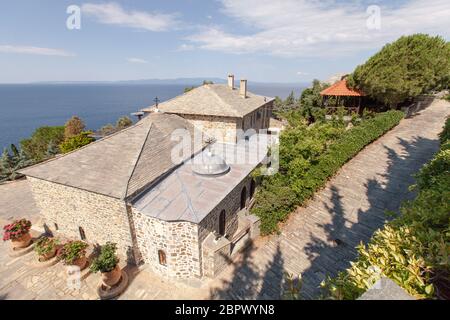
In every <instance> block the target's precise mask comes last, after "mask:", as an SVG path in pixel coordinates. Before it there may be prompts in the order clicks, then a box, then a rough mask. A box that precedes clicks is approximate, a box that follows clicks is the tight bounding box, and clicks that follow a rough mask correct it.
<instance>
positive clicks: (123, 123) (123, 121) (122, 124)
mask: <svg viewBox="0 0 450 320" xmlns="http://www.w3.org/2000/svg"><path fill="white" fill-rule="evenodd" d="M132 124H133V121H131V119H130V118H129V117H127V116H124V117H121V118H119V120H117V123H116V128H117V129H119V130H122V129H125V128H128V127H129V126H131V125H132Z"/></svg>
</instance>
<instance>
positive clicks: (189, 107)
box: [142, 84, 273, 118]
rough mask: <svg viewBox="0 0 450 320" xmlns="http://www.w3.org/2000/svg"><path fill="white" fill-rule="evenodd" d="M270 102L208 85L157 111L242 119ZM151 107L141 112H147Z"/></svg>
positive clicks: (237, 90)
mask: <svg viewBox="0 0 450 320" xmlns="http://www.w3.org/2000/svg"><path fill="white" fill-rule="evenodd" d="M271 100H273V98H270V97H265V96H260V95H257V94H254V93H251V92H248V91H247V98H243V97H242V96H241V95H240V94H239V89H238V88H235V89H233V90H232V89H231V88H230V87H228V85H224V84H208V85H203V86H200V87H198V88H195V89H193V90H191V91H189V92H187V93H184V94H183V95H180V96H177V97H175V98H173V99H171V100H168V101H166V102H163V103H161V104H159V109H160V110H161V111H163V112H166V113H175V114H190V115H209V116H223V117H234V118H242V117H244V116H245V115H247V114H248V113H250V112H252V111H254V110H256V109H258V108H259V107H261V106H262V105H264V104H266V103H267V102H269V101H271ZM153 107H154V106H151V107H149V108H146V109H143V110H142V111H145V112H149V111H151V109H152V108H153Z"/></svg>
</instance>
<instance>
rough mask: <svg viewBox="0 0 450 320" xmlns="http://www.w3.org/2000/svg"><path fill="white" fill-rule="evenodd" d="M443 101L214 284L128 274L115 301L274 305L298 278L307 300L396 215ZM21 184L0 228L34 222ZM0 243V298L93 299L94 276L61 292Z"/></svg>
mask: <svg viewBox="0 0 450 320" xmlns="http://www.w3.org/2000/svg"><path fill="white" fill-rule="evenodd" d="M449 114H450V103H447V102H444V101H436V102H435V103H433V104H432V105H431V106H430V107H429V108H427V109H425V110H423V111H421V113H419V114H416V115H415V116H414V117H412V118H410V119H406V120H404V121H402V123H401V124H400V125H399V126H398V127H396V128H395V129H394V130H392V131H391V132H389V133H387V134H386V135H385V136H384V137H382V138H381V139H379V140H378V141H376V142H375V143H373V144H372V145H370V146H368V147H367V148H366V149H365V150H363V151H362V152H361V153H360V154H358V155H357V156H356V157H355V158H354V159H352V160H351V161H350V162H349V163H347V164H346V165H345V166H344V167H343V168H342V169H341V170H340V172H339V174H338V175H337V176H336V177H335V178H334V179H332V180H331V181H330V182H329V183H328V184H327V186H326V187H325V188H324V189H323V190H322V191H320V192H318V193H317V194H316V197H315V199H313V200H312V201H311V202H310V203H308V205H307V206H306V207H304V208H299V209H298V210H297V212H296V213H293V214H292V215H291V217H290V219H289V220H288V221H287V222H286V223H285V225H284V226H283V227H282V228H281V230H282V231H281V233H280V235H278V236H271V237H268V238H262V239H259V240H258V241H257V242H256V243H254V244H253V245H252V246H251V247H250V248H249V250H246V251H245V252H244V253H243V254H242V256H241V257H240V259H239V260H238V261H236V263H235V264H234V265H232V266H230V267H228V268H227V269H226V270H225V271H224V272H223V273H222V274H221V275H220V276H219V277H218V278H217V279H214V280H212V281H204V282H201V283H200V282H198V283H190V284H189V285H187V284H182V283H173V282H171V281H169V280H167V279H162V278H160V277H158V276H156V275H154V274H153V273H152V272H151V271H149V270H145V269H144V270H139V269H137V268H128V267H127V273H128V275H129V277H130V285H129V287H128V289H127V290H126V292H125V293H124V294H123V295H122V296H121V297H120V299H156V300H159V299H207V298H222V299H268V298H272V299H278V298H280V295H281V292H282V281H283V273H284V272H290V273H293V274H302V275H303V279H304V286H303V292H302V294H303V297H304V298H314V297H317V294H318V293H319V290H318V286H319V284H320V282H321V281H322V279H323V278H324V277H325V275H327V274H329V275H334V274H336V272H337V271H339V270H343V269H345V268H347V267H348V266H349V261H351V260H352V259H354V258H355V249H354V247H355V246H356V245H357V244H358V243H359V242H360V241H367V240H368V239H369V238H370V236H371V235H372V233H373V231H374V230H376V229H377V228H379V227H381V226H382V225H383V223H384V221H385V215H384V211H385V210H386V209H389V210H394V211H395V210H397V209H398V207H399V205H400V203H401V202H402V201H403V200H404V199H408V198H411V197H412V196H413V195H412V194H410V193H409V192H408V191H407V190H408V186H409V185H410V184H412V183H413V182H414V179H413V178H412V177H411V174H413V173H415V172H417V171H418V169H419V168H420V167H421V166H422V165H423V164H424V163H425V162H427V161H428V160H429V159H430V158H431V157H432V156H433V153H434V152H436V151H437V149H438V147H439V143H438V141H437V134H438V133H439V132H440V131H441V129H442V125H443V123H444V119H445V117H446V115H449ZM36 212H37V210H36V209H35V207H34V201H33V199H32V197H31V193H30V191H29V189H28V185H27V182H26V181H19V182H15V183H11V184H5V185H0V222H1V223H2V224H3V223H4V222H5V221H10V220H12V219H14V218H19V217H21V216H23V215H24V214H25V215H26V217H27V218H29V219H31V220H32V221H37V220H38V219H39V216H38V215H37V214H36ZM8 246H9V243H7V242H2V243H0V300H2V299H97V295H96V286H97V284H98V282H99V275H95V274H90V275H88V276H87V277H86V279H85V280H83V281H82V282H81V286H80V288H79V290H72V289H70V287H69V286H68V282H67V280H68V278H67V274H66V269H65V267H64V266H63V265H62V264H60V263H58V264H57V265H55V266H52V267H49V268H46V269H37V268H33V267H32V265H33V263H34V259H35V254H34V253H33V252H32V253H29V254H28V255H26V256H23V257H19V258H10V257H9V256H8V254H7V251H8Z"/></svg>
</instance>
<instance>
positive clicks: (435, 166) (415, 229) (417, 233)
mask: <svg viewBox="0 0 450 320" xmlns="http://www.w3.org/2000/svg"><path fill="white" fill-rule="evenodd" d="M449 129H450V122H449V121H448V120H447V123H446V128H445V130H444V132H447V133H448V130H449ZM443 136H445V135H441V137H443ZM448 142H449V141H448V140H447V141H442V145H441V151H440V152H439V153H438V154H437V155H436V156H435V158H434V159H433V160H432V161H430V162H429V163H428V164H426V165H425V166H424V167H423V168H422V169H421V170H420V171H419V173H418V174H417V175H416V180H417V184H416V185H415V186H413V188H414V189H416V190H417V191H418V192H417V197H416V199H414V200H413V201H407V202H405V203H404V204H403V205H402V207H401V209H400V211H401V215H400V216H399V217H398V218H396V219H394V220H393V221H391V222H390V223H388V224H387V225H386V226H385V228H384V229H382V230H378V231H377V232H376V233H375V234H374V236H373V237H372V239H371V240H370V242H369V244H368V245H367V246H364V245H360V246H359V247H358V252H359V256H358V259H357V260H356V261H355V262H353V263H352V266H351V268H349V269H347V270H346V271H345V272H341V273H339V275H338V276H337V277H336V278H328V279H327V281H325V282H324V283H323V287H324V288H325V289H326V292H327V296H329V297H330V298H334V299H356V298H358V297H359V296H360V295H361V294H362V293H363V292H365V291H366V290H367V289H368V288H370V287H371V286H372V285H373V283H374V282H375V281H377V280H378V279H379V277H380V275H381V274H383V275H384V276H386V277H388V278H390V279H392V280H393V281H395V282H396V283H397V284H399V285H400V286H401V287H403V288H404V289H405V290H406V291H408V292H409V293H410V294H411V295H413V296H415V297H416V298H433V297H435V296H436V294H438V292H439V290H436V288H439V286H441V285H442V284H441V281H443V282H446V281H447V282H448V274H449V273H450V260H449V259H450V215H449V205H448V204H449V203H450V191H449V190H450V148H449V143H448ZM373 270H379V271H380V272H378V273H377V274H373V272H372V271H373ZM441 275H444V276H443V277H442V276H441Z"/></svg>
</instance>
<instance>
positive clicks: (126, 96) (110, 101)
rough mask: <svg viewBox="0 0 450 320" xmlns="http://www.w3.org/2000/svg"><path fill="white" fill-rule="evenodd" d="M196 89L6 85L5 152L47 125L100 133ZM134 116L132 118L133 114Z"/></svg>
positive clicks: (275, 90)
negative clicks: (73, 121) (75, 121)
mask: <svg viewBox="0 0 450 320" xmlns="http://www.w3.org/2000/svg"><path fill="white" fill-rule="evenodd" d="M188 86H190V85H188V84H186V85H180V84H173V85H167V84H161V85H158V84H32V85H0V148H1V150H3V148H4V147H6V146H9V145H10V144H11V143H15V144H19V142H20V140H22V139H25V138H28V137H30V135H31V134H32V133H33V132H34V130H35V129H36V128H38V127H41V126H47V125H48V126H56V125H64V123H65V122H66V121H67V120H68V119H69V118H70V117H72V116H73V115H77V116H79V117H80V118H82V119H83V120H84V122H85V123H86V127H87V128H88V129H91V130H97V129H99V128H101V127H102V126H104V125H106V124H108V123H112V124H114V123H115V122H116V121H117V119H118V118H120V117H121V116H125V115H128V116H130V113H132V112H136V111H138V110H139V109H142V108H143V107H147V106H149V105H152V104H153V100H154V99H155V97H158V98H159V99H160V100H161V101H165V100H168V99H170V98H173V97H175V96H177V95H180V94H182V93H183V91H184V88H185V87H188ZM249 90H250V91H252V92H254V93H257V94H262V95H266V96H271V97H273V96H276V95H278V96H280V97H283V98H284V97H286V96H287V95H289V93H290V92H291V90H294V91H295V93H296V95H298V94H300V92H301V90H302V89H301V88H298V87H293V86H286V85H279V86H278V85H262V84H261V85H252V87H251V88H249ZM130 117H131V116H130Z"/></svg>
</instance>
